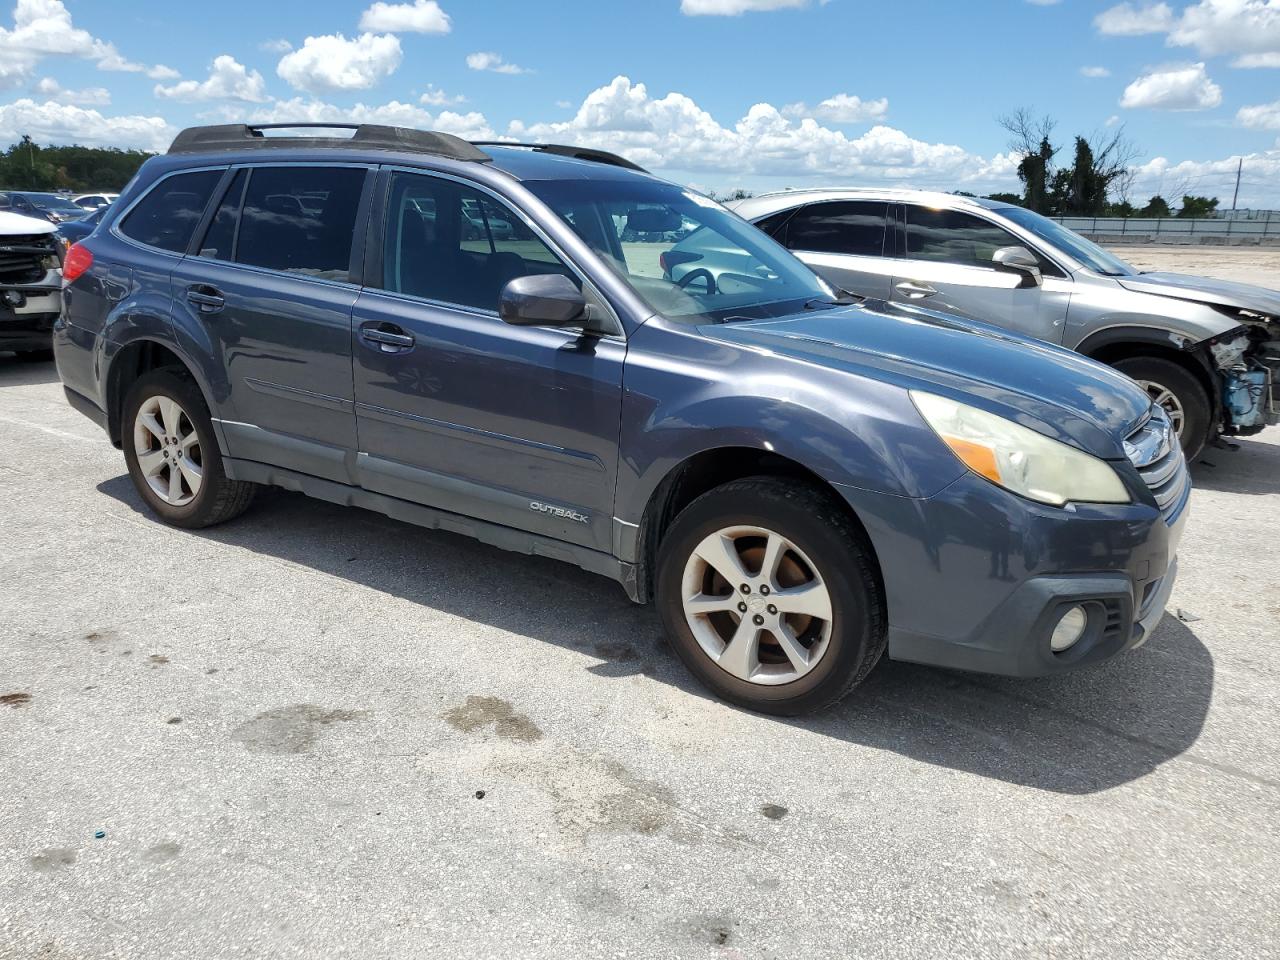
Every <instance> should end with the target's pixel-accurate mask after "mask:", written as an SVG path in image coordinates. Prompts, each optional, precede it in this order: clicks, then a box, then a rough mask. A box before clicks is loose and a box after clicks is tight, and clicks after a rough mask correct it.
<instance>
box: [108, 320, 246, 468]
mask: <svg viewBox="0 0 1280 960" xmlns="http://www.w3.org/2000/svg"><path fill="white" fill-rule="evenodd" d="M162 368H170V369H176V370H178V371H180V372H181V374H182V375H184V376H186V377H187V378H188V379H190V380H191V381H192V382H193V383H195V384H196V386H197V387H198V388H199V390H200V393H201V395H202V396H203V397H204V401H205V405H206V406H207V407H208V408H209V410H210V411H212V410H213V405H212V404H211V403H210V401H209V398H210V393H209V387H208V384H206V383H205V382H204V381H203V380H202V378H201V377H200V374H199V373H198V368H197V366H196V365H195V364H193V363H192V362H191V361H190V360H189V359H187V358H186V357H184V356H183V355H182V353H181V352H180V351H179V350H178V349H177V348H175V347H174V345H173V344H172V343H165V342H163V341H161V340H158V339H153V338H151V337H138V338H137V339H134V340H131V341H129V342H128V343H125V344H121V345H120V346H119V347H118V349H117V350H116V351H115V352H114V353H113V354H112V355H111V356H110V357H109V358H108V360H107V375H106V387H105V391H104V400H105V401H106V406H107V434H108V436H110V438H111V443H112V444H113V445H114V446H116V447H119V446H121V444H122V442H123V441H122V437H123V426H122V424H121V413H122V409H123V407H124V398H125V394H127V393H128V392H129V387H130V386H132V384H133V383H134V382H136V381H137V379H138V378H139V377H141V376H142V375H143V374H146V373H149V372H151V371H152V370H159V369H162ZM214 427H215V429H214V433H215V434H216V435H217V439H218V445H219V447H222V448H223V451H222V452H223V454H224V455H225V452H226V449H225V448H226V444H225V443H224V442H223V439H222V434H221V431H220V430H218V429H217V424H216V422H215V424H214Z"/></svg>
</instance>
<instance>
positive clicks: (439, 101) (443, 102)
mask: <svg viewBox="0 0 1280 960" xmlns="http://www.w3.org/2000/svg"><path fill="white" fill-rule="evenodd" d="M418 102H419V103H421V104H423V105H424V106H428V107H447V106H449V105H451V104H455V103H466V102H467V98H466V97H464V96H463V95H462V94H460V93H459V94H448V93H445V92H444V91H443V90H441V89H440V88H439V87H437V86H435V85H433V84H427V89H426V91H425V92H424V93H423V94H422V96H420V97H419V98H418Z"/></svg>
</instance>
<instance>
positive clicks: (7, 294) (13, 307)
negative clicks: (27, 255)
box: [0, 270, 62, 350]
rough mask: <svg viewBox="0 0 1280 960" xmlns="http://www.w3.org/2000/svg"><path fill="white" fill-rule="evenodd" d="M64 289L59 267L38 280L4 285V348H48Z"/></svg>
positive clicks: (0, 303)
mask: <svg viewBox="0 0 1280 960" xmlns="http://www.w3.org/2000/svg"><path fill="white" fill-rule="evenodd" d="M61 292H62V280H61V277H60V276H59V274H58V272H57V271H56V270H50V271H49V272H48V273H47V274H46V275H45V276H44V277H43V278H42V279H41V280H40V281H38V282H36V283H19V284H15V283H6V284H0V350H48V349H49V346H50V343H51V338H52V333H53V322H54V321H55V320H57V319H58V315H59V314H60V313H61V311H62V296H61ZM14 301H16V302H14Z"/></svg>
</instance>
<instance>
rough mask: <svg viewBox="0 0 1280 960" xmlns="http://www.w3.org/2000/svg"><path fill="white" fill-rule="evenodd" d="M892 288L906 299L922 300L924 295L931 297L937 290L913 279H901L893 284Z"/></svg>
mask: <svg viewBox="0 0 1280 960" xmlns="http://www.w3.org/2000/svg"><path fill="white" fill-rule="evenodd" d="M894 289H895V290H897V291H898V292H899V293H900V294H902V295H903V296H904V297H906V298H907V299H908V300H923V299H924V298H925V297H932V296H933V295H934V294H936V293H937V292H938V291H937V290H935V289H934V288H933V287H931V286H929V285H928V284H927V283H917V282H916V281H914V280H903V281H902V282H901V283H898V284H895V285H894Z"/></svg>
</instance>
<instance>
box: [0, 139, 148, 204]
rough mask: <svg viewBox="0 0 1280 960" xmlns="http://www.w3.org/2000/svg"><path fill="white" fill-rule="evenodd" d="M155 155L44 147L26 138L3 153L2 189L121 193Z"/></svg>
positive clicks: (0, 161)
mask: <svg viewBox="0 0 1280 960" xmlns="http://www.w3.org/2000/svg"><path fill="white" fill-rule="evenodd" d="M149 156H151V154H149V153H144V152H143V151H141V150H117V149H115V148H103V147H81V146H70V147H41V146H40V145H38V144H36V143H35V142H34V141H32V140H31V138H30V137H23V138H22V140H21V141H20V142H18V143H15V144H12V145H11V146H10V147H9V148H8V149H7V150H5V151H3V152H0V189H10V190H70V191H73V192H85V191H89V190H110V191H114V192H118V191H119V190H120V188H122V187H123V186H124V185H125V184H126V183H128V182H129V181H130V180H131V179H132V178H133V175H134V174H135V173H137V172H138V168H139V167H140V166H142V164H143V162H144V161H145V160H146V159H147V158H148V157H149Z"/></svg>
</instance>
